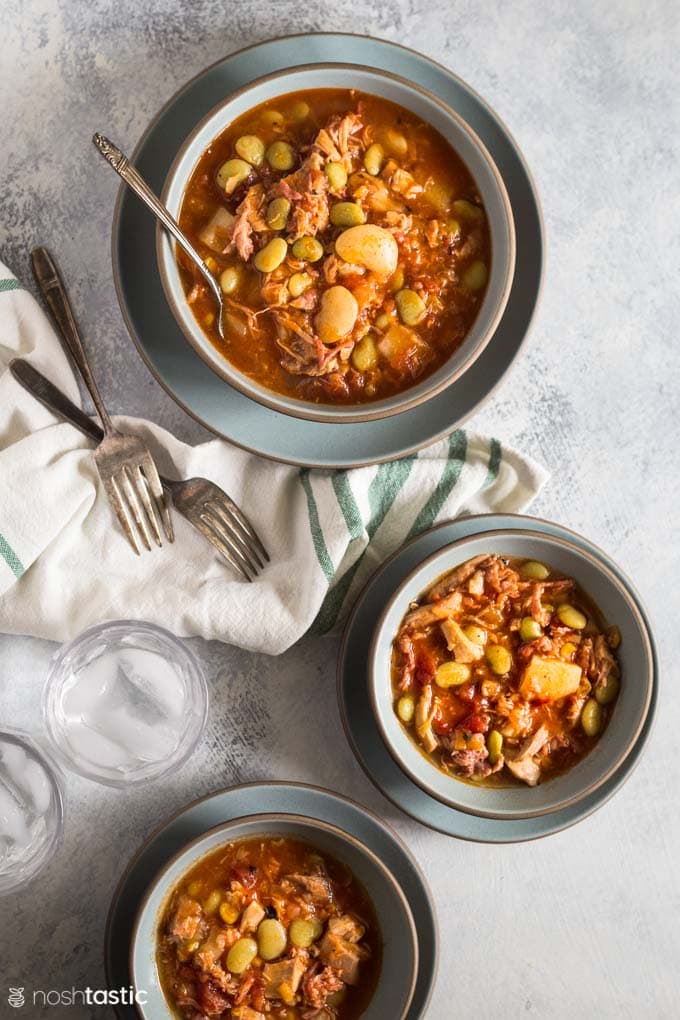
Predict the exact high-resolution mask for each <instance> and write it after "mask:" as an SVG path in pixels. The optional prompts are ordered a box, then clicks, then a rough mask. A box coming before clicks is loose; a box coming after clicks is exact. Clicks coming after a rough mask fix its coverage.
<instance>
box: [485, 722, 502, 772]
mask: <svg viewBox="0 0 680 1020" xmlns="http://www.w3.org/2000/svg"><path fill="white" fill-rule="evenodd" d="M486 748H487V751H488V752H489V765H495V764H496V762H497V761H498V759H499V758H500V756H501V751H502V750H503V734H502V733H499V732H498V730H491V732H490V733H489V735H488V737H487V738H486Z"/></svg>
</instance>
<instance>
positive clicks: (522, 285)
mask: <svg viewBox="0 0 680 1020" xmlns="http://www.w3.org/2000/svg"><path fill="white" fill-rule="evenodd" d="M348 52H349V55H350V56H351V60H352V62H353V63H357V64H364V65H366V66H368V67H377V68H379V69H381V70H386V71H391V72H393V73H394V74H397V75H401V76H402V77H404V78H408V79H410V80H412V81H414V82H415V83H416V84H419V85H421V86H423V87H424V88H426V89H429V90H430V91H431V92H433V93H434V94H435V95H436V96H438V97H439V98H440V99H442V100H443V101H444V102H446V103H448V104H449V105H450V106H452V107H453V108H454V109H455V110H456V111H457V112H458V113H459V114H460V115H461V116H462V117H463V118H464V119H465V120H466V121H467V123H468V124H469V125H470V127H471V128H472V129H473V131H475V132H476V133H477V135H479V137H480V138H481V140H482V142H483V143H484V144H485V145H486V147H487V148H488V150H489V152H490V153H491V156H492V158H493V160H494V162H495V164H496V166H497V167H498V169H499V171H500V173H501V176H502V177H503V181H504V182H505V186H506V188H507V191H508V195H509V197H510V203H511V205H512V210H513V216H514V220H515V230H516V264H515V276H514V281H513V286H512V290H511V293H510V297H509V300H508V303H507V306H506V309H505V312H504V314H503V318H502V319H501V322H500V324H499V326H498V328H497V330H496V333H495V335H494V337H493V340H492V341H491V343H490V344H489V345H488V347H487V348H486V350H485V351H483V353H482V354H481V355H480V357H479V358H478V359H477V361H476V362H475V363H474V365H472V366H471V367H470V368H469V369H468V370H467V371H466V372H465V375H464V376H463V377H462V378H461V379H459V380H457V381H456V382H454V383H453V384H452V385H451V386H450V387H448V388H447V389H446V390H444V392H442V393H440V394H439V395H438V396H436V397H433V398H432V399H431V400H428V401H426V402H425V403H423V404H422V405H420V406H419V407H415V408H412V409H411V410H410V411H405V412H404V413H402V414H399V415H397V416H395V417H392V418H385V419H379V420H376V421H371V422H366V423H355V424H344V425H337V424H332V423H328V422H312V421H302V420H298V419H295V418H292V417H290V416H288V415H285V414H282V413H280V412H277V411H274V410H272V409H270V408H265V407H262V406H261V405H260V404H258V403H257V402H256V401H254V400H250V399H249V398H248V397H246V396H244V394H242V393H239V392H238V391H237V390H235V389H234V388H233V387H231V386H229V384H228V383H226V382H225V381H224V380H222V379H220V378H219V377H218V376H217V375H215V373H214V372H212V371H211V369H210V368H209V367H208V366H207V365H206V364H205V363H204V362H203V361H202V360H201V359H200V358H199V357H198V356H197V355H196V354H195V352H194V351H193V350H192V348H191V346H190V345H189V343H188V342H187V340H186V339H185V338H184V336H183V334H182V332H181V330H180V328H179V326H178V325H177V323H176V321H175V318H174V316H173V314H172V311H171V310H170V306H169V305H168V303H167V301H166V298H165V295H164V292H163V287H162V285H161V280H160V275H159V273H158V268H157V262H156V223H155V220H154V218H153V217H152V216H151V214H150V213H149V212H148V211H147V210H146V209H145V208H144V207H143V206H142V205H141V203H140V202H139V200H138V199H137V198H136V197H135V196H134V195H132V194H131V192H130V191H129V189H128V188H127V187H126V186H125V185H122V186H121V189H120V191H119V194H118V200H117V203H116V210H115V213H114V219H113V241H112V243H113V251H112V256H113V272H114V280H115V283H116V291H117V294H118V300H119V302H120V306H121V310H122V312H123V316H124V318H125V321H126V324H127V327H128V330H129V332H130V335H131V336H132V338H133V340H134V342H135V343H136V345H137V348H138V350H139V353H140V354H141V356H142V358H143V359H144V361H145V362H146V364H147V366H148V367H149V369H150V370H151V372H152V373H153V375H154V376H155V377H156V379H157V380H158V382H159V383H160V384H161V385H162V386H163V387H164V388H165V389H166V390H167V391H168V393H169V394H170V396H172V397H173V398H174V400H176V401H177V403H178V404H179V405H180V406H181V407H183V408H184V410H185V411H187V413H188V414H190V415H192V416H193V417H194V418H196V419H197V420H198V421H199V422H201V424H203V425H205V426H206V428H208V429H210V430H211V431H213V432H215V433H217V434H218V435H221V436H224V438H226V439H228V440H229V441H230V442H232V443H234V444H236V445H237V446H241V447H243V448H244V449H247V450H252V451H253V452H256V453H259V454H262V455H264V456H265V457H271V458H273V459H274V460H281V461H286V462H288V463H293V464H300V465H303V466H309V467H342V468H347V467H354V466H358V465H362V464H373V463H377V462H379V461H385V460H393V459H394V458H396V457H403V456H405V455H406V454H408V453H412V452H414V451H415V450H418V449H420V448H422V447H423V446H426V445H427V444H429V443H432V442H434V441H435V440H437V439H440V438H441V437H443V436H446V435H448V434H449V433H451V432H452V431H453V430H454V429H455V428H457V427H458V426H459V425H460V424H461V423H462V422H463V421H465V420H466V419H467V418H468V417H469V416H470V415H471V414H473V413H474V412H475V411H476V410H477V409H478V408H479V406H480V405H481V404H482V403H484V401H486V400H487V399H488V398H489V397H490V395H491V393H492V392H493V390H494V389H495V388H496V387H497V386H498V384H499V383H500V381H501V380H502V378H503V377H504V375H505V373H506V372H507V370H508V369H509V367H510V365H511V363H512V361H513V360H514V358H515V356H516V355H517V352H518V351H519V349H520V346H521V344H522V342H523V340H524V338H525V336H526V335H527V332H528V330H529V327H530V325H531V321H532V318H533V315H534V311H535V308H536V303H537V300H538V295H539V291H540V285H541V278H542V272H543V248H544V243H543V225H542V221H541V213H540V208H539V204H538V198H537V196H536V191H535V188H534V184H533V181H532V179H531V176H530V174H529V171H528V169H527V167H526V164H525V162H524V159H523V158H522V155H521V153H520V151H519V149H518V148H517V145H516V143H515V141H514V139H513V138H512V136H511V135H510V134H509V133H508V130H507V128H506V127H505V126H504V124H503V123H502V122H501V121H500V120H499V118H498V117H497V116H496V114H495V113H494V112H493V111H492V110H491V109H490V108H489V107H488V106H487V105H486V103H485V102H484V101H483V100H482V99H481V98H480V97H479V96H478V95H477V94H476V93H475V92H473V91H472V89H470V88H469V86H468V85H466V84H465V83H464V82H463V81H461V80H460V79H459V78H457V77H456V76H455V75H454V74H452V73H451V72H450V71H448V70H447V69H446V68H444V67H442V66H440V65H439V64H436V63H434V62H433V61H431V60H429V59H428V58H426V57H424V56H422V55H421V54H419V53H415V52H414V51H412V50H407V49H404V48H403V47H401V46H398V45H396V44H395V43H388V42H383V41H381V40H378V39H369V38H367V37H365V36H353V35H343V34H340V33H338V34H330V33H329V34H318V35H316V34H315V35H299V36H288V37H284V38H281V39H272V40H269V41H268V42H263V43H259V44H258V45H256V46H252V47H250V48H248V49H245V50H241V51H240V52H238V53H234V54H232V55H231V56H229V57H226V58H225V59H223V60H220V61H218V62H217V63H216V64H213V65H212V66H211V67H209V68H207V69H206V70H205V71H202V72H201V73H200V74H199V75H198V76H197V77H196V78H193V79H192V80H191V81H190V82H188V84H187V85H185V86H184V87H183V88H182V89H181V90H180V91H179V92H178V93H176V95H175V96H173V98H172V99H171V100H170V101H169V102H168V103H167V104H166V106H164V107H163V109H162V110H161V111H160V113H159V114H158V115H157V117H156V118H155V119H154V121H153V122H152V123H151V125H150V126H149V127H148V129H147V130H146V132H145V134H144V136H143V137H142V139H141V141H140V142H139V144H138V146H137V148H136V150H135V152H134V154H133V157H132V160H133V162H134V163H135V165H136V166H137V167H138V169H139V170H140V172H141V173H142V175H143V176H144V177H145V178H146V180H147V181H148V182H149V184H150V185H151V187H152V188H153V189H154V190H155V191H156V192H157V193H158V194H160V192H161V189H162V187H163V182H164V181H165V178H166V175H167V173H168V170H169V168H170V165H171V164H172V162H173V160H174V158H175V156H176V154H177V152H178V150H179V148H180V146H181V145H182V143H183V142H184V140H185V138H186V137H187V135H189V134H190V132H191V131H192V130H193V129H194V128H195V127H196V125H197V124H198V122H199V121H200V120H201V119H202V118H203V117H204V116H205V115H206V114H207V113H208V112H209V111H210V110H211V109H212V108H213V107H214V106H215V105H216V104H217V103H219V102H220V101H221V100H222V99H224V98H225V96H227V95H229V93H230V92H232V91H234V90H235V89H237V88H240V87H242V86H243V85H246V84H247V83H248V82H250V81H252V80H253V79H255V78H258V77H260V76H262V75H263V74H268V73H270V72H272V71H276V70H278V69H280V68H285V67H292V66H296V65H301V64H309V63H323V62H329V63H345V62H346V61H347V58H348Z"/></svg>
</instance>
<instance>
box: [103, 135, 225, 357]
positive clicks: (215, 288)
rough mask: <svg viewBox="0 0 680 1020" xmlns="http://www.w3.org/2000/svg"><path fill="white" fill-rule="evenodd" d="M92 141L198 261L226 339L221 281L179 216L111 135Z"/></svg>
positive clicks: (160, 221)
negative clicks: (180, 224)
mask: <svg viewBox="0 0 680 1020" xmlns="http://www.w3.org/2000/svg"><path fill="white" fill-rule="evenodd" d="M92 141H93V142H94V144H95V147H96V148H97V149H98V151H99V152H100V153H101V155H102V156H103V157H104V159H105V160H106V161H107V162H108V163H110V164H111V166H112V167H113V169H114V170H115V171H116V173H117V174H118V175H119V177H122V178H123V180H124V181H125V183H126V184H127V185H128V186H129V187H130V188H132V190H133V191H134V193H135V195H137V197H138V198H141V200H142V202H144V204H145V205H146V206H147V207H148V208H149V209H150V210H151V212H152V213H153V214H154V216H155V217H156V219H157V220H158V221H159V223H160V224H161V225H162V226H164V227H165V229H166V230H167V231H168V233H170V234H172V236H173V237H174V238H175V240H176V241H177V243H178V244H179V245H180V246H181V247H182V248H183V249H184V251H185V252H186V253H187V255H188V256H189V258H190V259H191V261H192V262H193V263H194V264H195V265H196V268H197V269H198V270H199V272H200V273H201V274H202V276H203V277H204V279H205V281H206V283H207V284H208V286H209V287H210V290H211V291H212V293H213V296H214V298H215V300H216V301H217V305H218V307H219V315H218V316H217V328H218V331H219V334H220V336H221V338H222V339H223V340H224V330H223V327H222V316H223V313H224V303H223V301H222V290H221V289H220V285H219V284H218V282H217V280H216V279H215V277H214V276H213V275H212V273H211V272H210V270H209V269H208V267H207V266H206V264H205V262H204V261H203V259H202V258H201V256H200V255H199V254H198V252H197V251H196V249H195V248H194V246H193V245H192V244H191V242H190V241H189V240H188V238H187V237H186V236H185V235H184V234H183V233H182V230H181V229H180V226H179V224H178V222H177V220H176V219H175V218H174V217H173V216H172V215H171V214H170V213H169V212H168V210H167V209H166V208H165V206H164V205H163V203H162V202H161V201H160V200H159V199H158V198H157V197H156V195H154V193H153V191H152V190H151V188H150V187H149V185H148V184H147V183H146V181H145V180H144V178H143V177H142V176H141V175H140V174H139V172H138V171H137V170H135V168H134V167H133V166H132V164H131V163H130V161H129V159H128V158H127V156H126V155H125V154H124V153H122V152H121V151H120V149H119V148H118V147H117V146H116V145H114V144H113V142H110V141H109V139H108V138H106V137H105V136H104V135H101V134H100V133H99V132H97V133H96V134H95V135H94V136H93V138H92Z"/></svg>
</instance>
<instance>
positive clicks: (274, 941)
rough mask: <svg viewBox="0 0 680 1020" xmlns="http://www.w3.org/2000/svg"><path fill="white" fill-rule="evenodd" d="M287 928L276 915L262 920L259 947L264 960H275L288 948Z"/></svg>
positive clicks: (259, 930) (258, 934) (258, 933)
mask: <svg viewBox="0 0 680 1020" xmlns="http://www.w3.org/2000/svg"><path fill="white" fill-rule="evenodd" d="M287 942H288V936H287V934H286V929H285V928H284V927H283V925H282V924H281V922H280V921H277V920H276V918H275V917H271V918H267V919H266V920H265V921H262V922H261V924H260V926H259V928H258V929H257V948H258V952H259V954H260V956H261V957H262V959H263V960H275V959H276V958H277V956H281V954H282V953H283V951H284V950H285V948H286V943H287Z"/></svg>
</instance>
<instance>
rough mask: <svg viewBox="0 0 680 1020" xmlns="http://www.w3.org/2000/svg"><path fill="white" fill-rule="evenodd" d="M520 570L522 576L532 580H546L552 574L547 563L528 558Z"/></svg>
mask: <svg viewBox="0 0 680 1020" xmlns="http://www.w3.org/2000/svg"><path fill="white" fill-rule="evenodd" d="M519 572H520V574H521V576H522V577H525V578H527V579H528V580H530V581H545V580H546V578H547V577H548V576H549V575H550V571H549V570H548V568H547V567H546V566H545V564H544V563H539V562H538V561H537V560H527V561H526V562H525V563H523V564H522V566H521V567H520V568H519Z"/></svg>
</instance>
